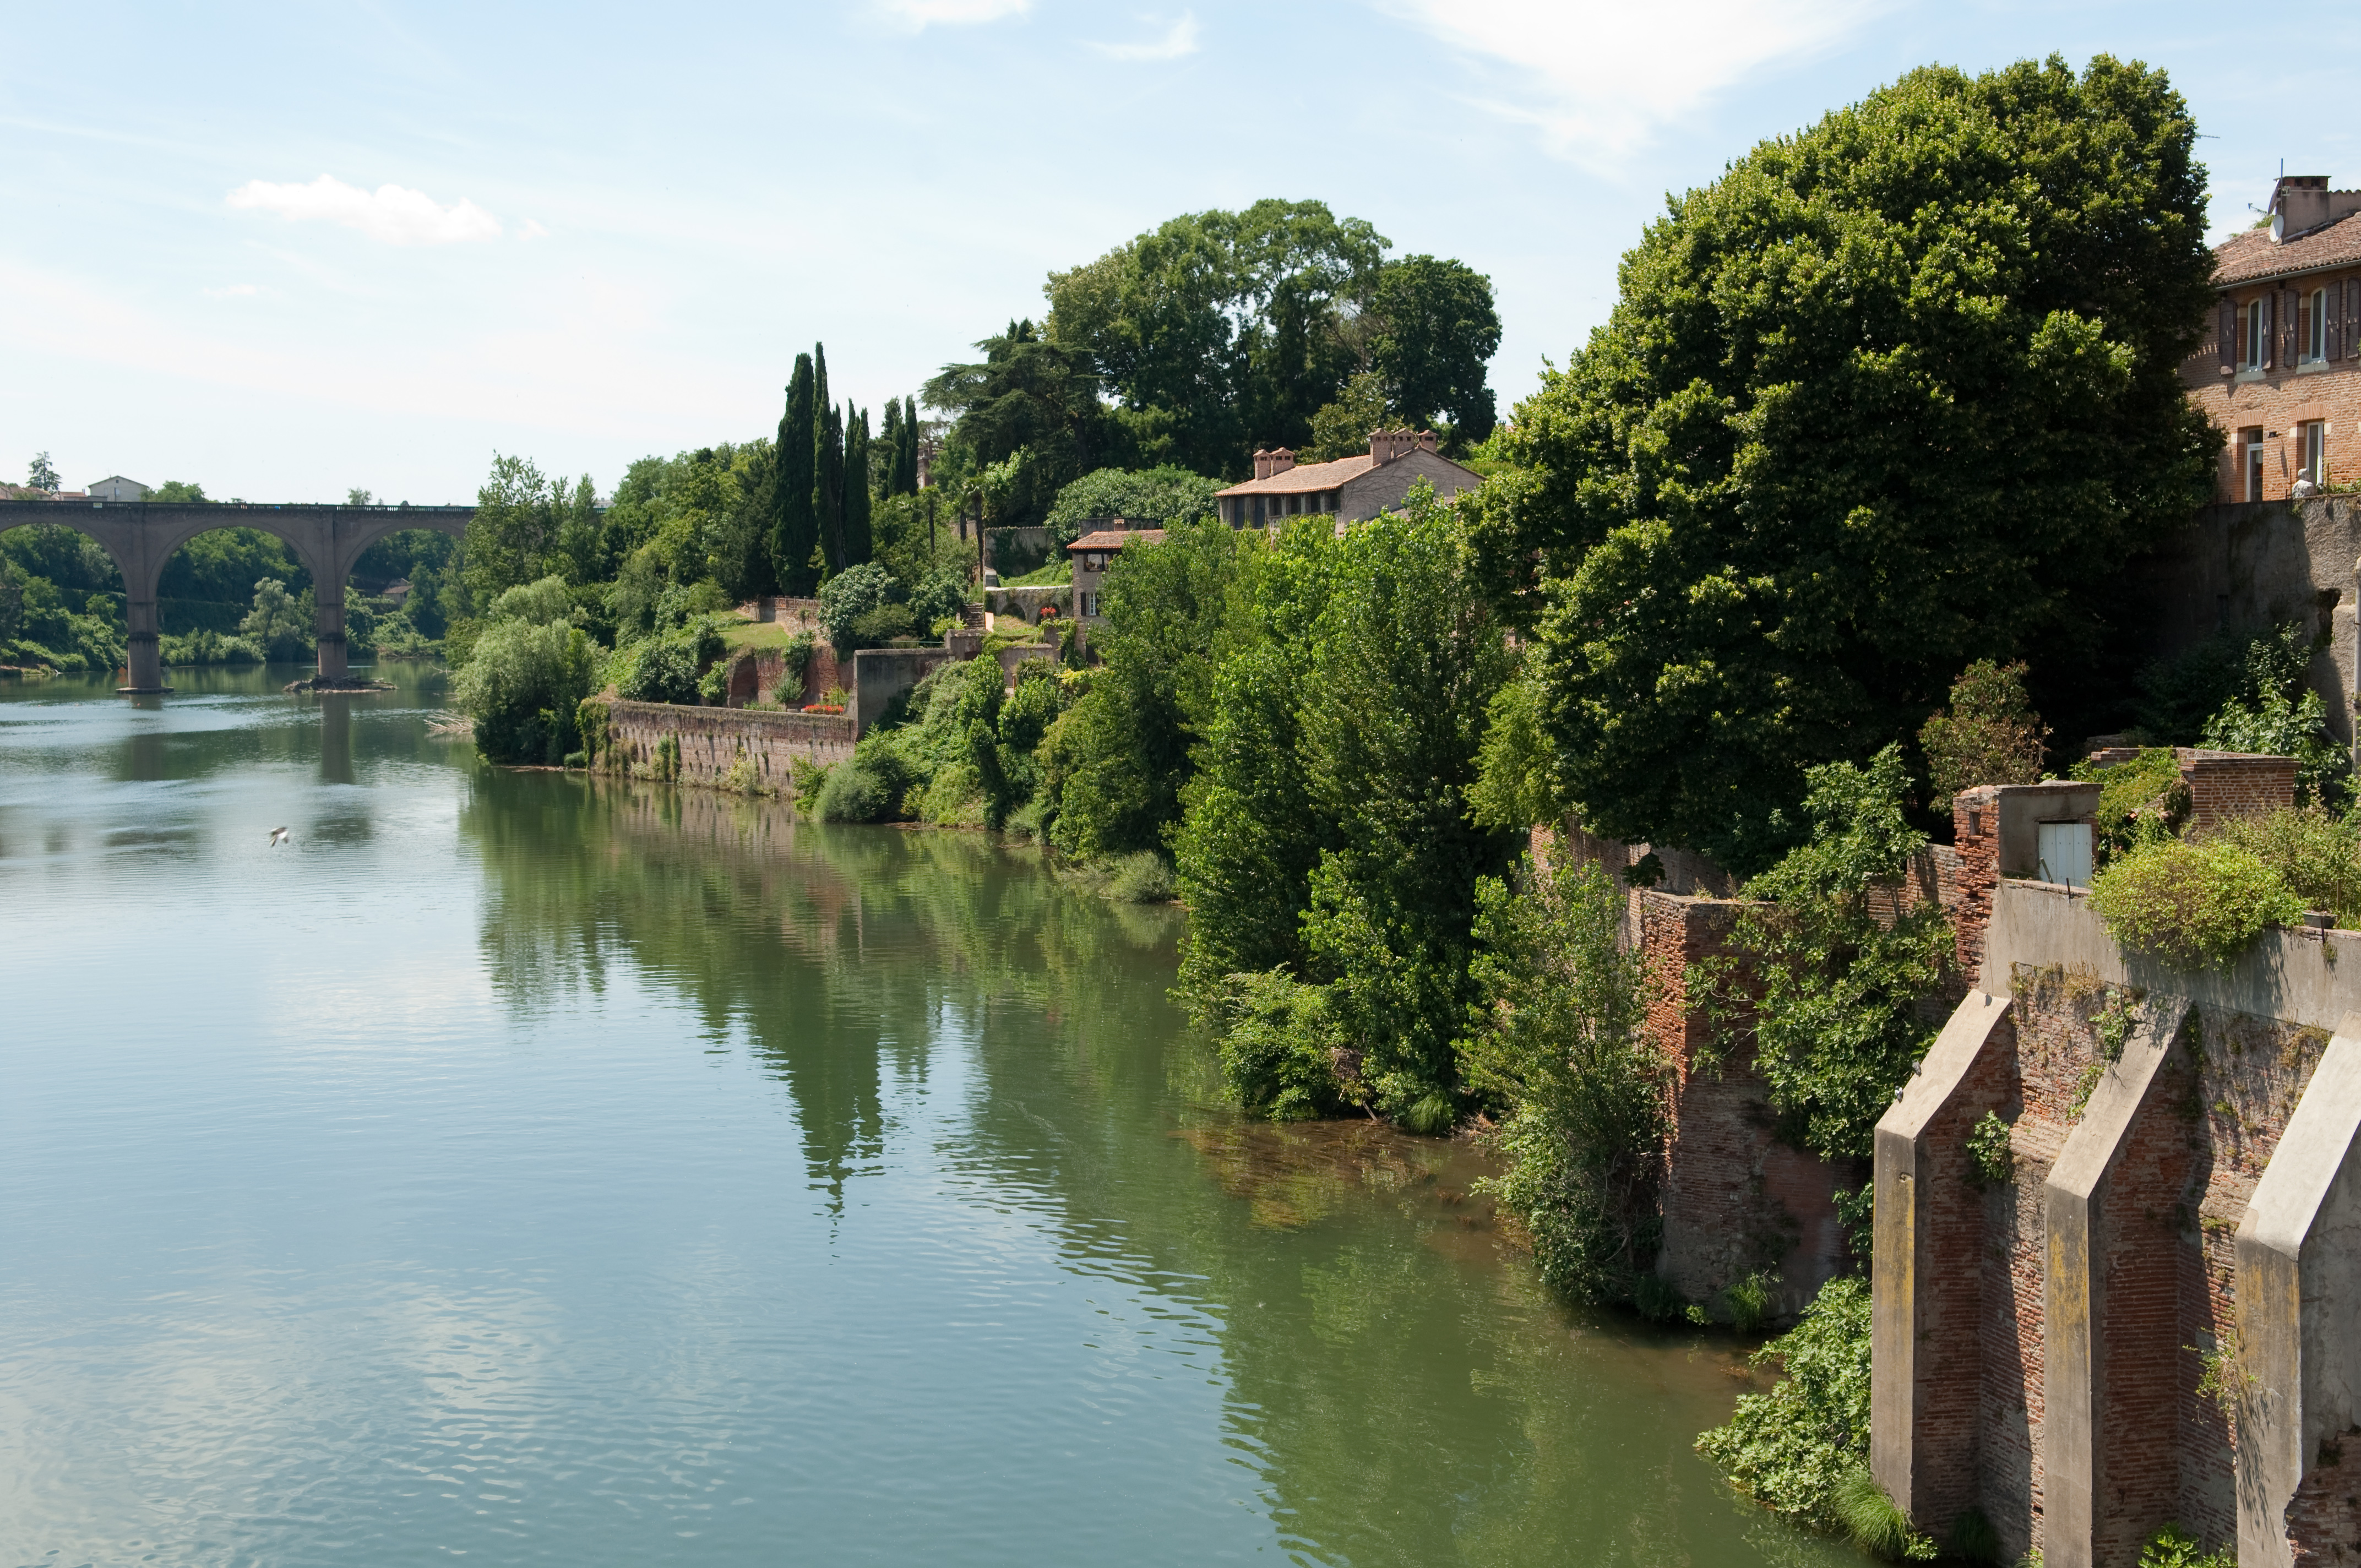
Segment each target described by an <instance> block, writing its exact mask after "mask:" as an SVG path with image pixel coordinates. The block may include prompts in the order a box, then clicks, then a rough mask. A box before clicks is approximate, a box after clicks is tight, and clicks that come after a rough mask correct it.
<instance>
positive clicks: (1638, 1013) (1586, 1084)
mask: <svg viewBox="0 0 2361 1568" xmlns="http://www.w3.org/2000/svg"><path fill="white" fill-rule="evenodd" d="M1477 898H1478V905H1477V939H1478V941H1479V942H1480V944H1481V946H1480V948H1479V950H1478V952H1477V958H1476V975H1475V978H1476V981H1477V986H1478V987H1479V1003H1478V1006H1477V1010H1476V1012H1475V1014H1474V1015H1473V1016H1474V1023H1473V1025H1472V1027H1471V1031H1470V1034H1469V1036H1468V1038H1467V1039H1466V1041H1465V1042H1463V1044H1462V1047H1461V1050H1462V1052H1463V1054H1464V1056H1465V1058H1466V1066H1467V1076H1468V1078H1469V1079H1470V1080H1471V1081H1472V1082H1474V1083H1475V1084H1476V1085H1477V1086H1478V1087H1479V1088H1481V1089H1484V1090H1486V1091H1488V1092H1490V1093H1491V1094H1493V1095H1495V1096H1497V1097H1498V1098H1499V1101H1500V1102H1502V1103H1504V1104H1506V1105H1508V1106H1510V1107H1511V1109H1510V1113H1509V1114H1508V1117H1507V1119H1506V1121H1505V1122H1504V1124H1502V1126H1501V1128H1500V1131H1499V1135H1498V1139H1497V1145H1498V1147H1499V1151H1500V1152H1501V1153H1502V1154H1503V1155H1504V1156H1505V1157H1507V1159H1508V1162H1509V1170H1508V1174H1507V1175H1505V1176H1503V1177H1502V1178H1500V1179H1499V1180H1498V1181H1497V1182H1495V1183H1493V1189H1492V1190H1494V1191H1495V1192H1497V1193H1498V1194H1499V1198H1500V1200H1501V1201H1502V1202H1503V1203H1504V1204H1505V1205H1506V1206H1507V1207H1508V1208H1510V1210H1511V1211H1513V1212H1515V1213H1516V1214H1517V1216H1518V1217H1519V1218H1520V1219H1521V1220H1522V1221H1523V1222H1524V1223H1525V1227H1526V1229H1527V1230H1528V1231H1529V1232H1530V1233H1531V1234H1532V1240H1533V1256H1534V1259H1535V1261H1536V1262H1537V1263H1538V1264H1539V1265H1540V1266H1541V1270H1542V1274H1543V1277H1544V1278H1546V1279H1547V1280H1548V1281H1549V1282H1550V1283H1551V1284H1552V1285H1554V1286H1555V1287H1556V1288H1558V1289H1560V1290H1562V1291H1564V1292H1565V1294H1567V1295H1569V1296H1571V1297H1574V1298H1576V1299H1581V1300H1591V1301H1631V1300H1633V1299H1635V1292H1636V1290H1637V1288H1638V1286H1639V1282H1640V1280H1641V1279H1642V1277H1645V1276H1646V1271H1647V1270H1648V1269H1649V1268H1650V1267H1651V1266H1652V1265H1653V1263H1654V1261H1655V1252H1656V1246H1657V1240H1658V1234H1659V1232H1660V1229H1661V1226H1660V1224H1659V1223H1658V1220H1657V1215H1656V1208H1655V1181H1654V1177H1655V1171H1656V1167H1657V1164H1658V1158H1657V1156H1658V1151H1659V1150H1660V1148H1661V1147H1662V1145H1663V1140H1664V1133H1665V1103H1666V1102H1665V1098H1664V1076H1665V1071H1666V1068H1665V1063H1664V1058H1662V1056H1661V1055H1660V1054H1659V1053H1658V1052H1657V1051H1656V1050H1655V1049H1654V1047H1653V1046H1652V1045H1651V1044H1650V1043H1649V1042H1648V1040H1647V1039H1646V1037H1645V1036H1644V1035H1643V1034H1642V1024H1643V1022H1644V1020H1645V1017H1646V1011H1645V1008H1644V1006H1643V1004H1642V1001H1641V995H1640V973H1639V959H1638V956H1637V954H1635V953H1632V952H1630V951H1627V950H1625V949H1624V948H1623V947H1622V946H1621V944H1620V940H1619V938H1620V927H1621V926H1622V922H1623V916H1624V911H1625V899H1626V893H1625V890H1624V889H1622V888H1621V887H1620V886H1618V885H1616V884H1615V883H1613V882H1612V881H1610V880H1609V878H1608V877H1607V876H1606V874H1605V873H1604V872H1600V871H1599V870H1598V868H1597V867H1595V866H1583V867H1579V868H1576V867H1570V866H1566V867H1558V866H1552V867H1543V866H1536V865H1535V864H1534V863H1533V861H1532V859H1531V858H1530V857H1528V858H1527V859H1526V860H1525V861H1522V862H1521V864H1520V865H1519V867H1518V868H1517V872H1516V873H1515V876H1514V878H1513V879H1512V880H1501V879H1497V878H1492V879H1487V880H1486V881H1485V882H1484V883H1483V884H1482V885H1481V887H1480V888H1479V890H1478V894H1477ZM1757 1316H1758V1317H1759V1304H1758V1310H1757Z"/></svg>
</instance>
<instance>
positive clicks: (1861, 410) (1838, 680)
mask: <svg viewBox="0 0 2361 1568" xmlns="http://www.w3.org/2000/svg"><path fill="white" fill-rule="evenodd" d="M2195 135H2196V130H2195V126H2194V125H2193V123H2192V122H2191V118H2190V115H2189V113H2188V110H2187V107H2186V105H2185V104H2183V103H2182V101H2181V99H2180V95H2179V94H2178V93H2175V92H2173V91H2172V89H2171V87H2170V86H2169V83H2168V82H2167V81H2166V79H2165V77H2164V75H2163V73H2162V72H2160V71H2150V70H2147V68H2145V67H2142V66H2140V65H2137V64H2128V65H2127V64H2122V63H2118V62H2117V61H2115V60H2111V59H2108V58H2106V57H2103V56H2102V57H2100V58H2097V59H2095V60H2092V62H2091V64H2090V66H2089V68H2088V69H2087V71H2084V72H2083V73H2082V74H2081V77H2079V78H2078V77H2077V76H2076V75H2075V73H2074V72H2073V71H2071V70H2070V69H2069V68H2068V67H2067V66H2066V64H2065V63H2064V62H2063V61H2062V60H2056V59H2054V58H2053V59H2052V60H2049V61H2048V62H2047V63H2043V64H2036V63H2033V62H2030V61H2026V62H2019V63H2018V64H2015V65H2013V66H2010V67H2008V68H2007V69H2005V70H2002V71H1993V72H1990V73H1988V74H1985V75H1981V76H1968V75H1965V74H1962V73H1961V72H1960V71H1952V70H1949V69H1941V68H1932V67H1930V68H1927V69H1924V70H1919V71H1913V72H1911V73H1910V74H1909V75H1907V76H1905V77H1904V78H1903V79H1902V80H1900V81H1899V82H1895V83H1894V84H1893V85H1892V86H1890V87H1886V88H1883V89H1881V90H1880V91H1878V92H1876V93H1872V94H1871V95H1870V96H1869V97H1868V98H1867V99H1865V100H1863V101H1862V102H1861V103H1860V104H1855V105H1853V106H1851V107H1850V108H1846V109H1841V110H1839V111H1837V112H1836V113H1833V114H1831V115H1828V116H1827V117H1826V118H1825V119H1823V120H1821V121H1820V122H1819V123H1818V124H1817V125H1816V126H1812V127H1810V128H1809V129H1807V130H1805V131H1803V132H1800V133H1798V134H1796V135H1795V136H1791V137H1779V138H1776V139H1773V140H1771V141H1766V142H1764V143H1763V144H1761V145H1760V146H1758V147H1757V148H1754V150H1753V151H1752V152H1751V153H1750V154H1748V155H1747V156H1746V157H1745V158H1743V159H1740V160H1739V161H1737V162H1736V163H1734V164H1732V165H1731V166H1730V169H1729V170H1728V172H1727V173H1725V174H1724V175H1723V176H1722V178H1721V179H1720V180H1719V181H1715V182H1714V183H1713V184H1712V185H1709V186H1708V187H1706V188H1704V189H1702V190H1697V191H1692V192H1688V193H1687V194H1686V195H1684V196H1681V197H1679V198H1677V199H1675V201H1673V203H1671V205H1670V208H1669V210H1668V211H1667V212H1666V214H1664V217H1663V218H1661V219H1659V220H1658V221H1657V222H1656V223H1654V224H1653V225H1651V226H1650V228H1649V229H1648V231H1647V234H1646V236H1645V237H1644V238H1643V239H1642V242H1641V244H1640V246H1639V247H1637V248H1636V249H1634V250H1633V251H1631V253H1630V254H1629V255H1628V256H1626V257H1625V258H1624V261H1623V265H1622V271H1621V287H1622V292H1621V298H1620V301H1619V302H1618V303H1617V304H1616V307H1615V309H1614V312H1613V313H1612V315H1611V317H1610V318H1609V321H1608V323H1606V324H1605V325H1604V326H1602V327H1600V328H1598V330H1597V331H1596V332H1594V333H1593V334H1592V336H1591V339H1590V341H1589V344H1588V345H1587V346H1586V347H1585V348H1584V349H1583V350H1581V351H1580V352H1579V353H1577V354H1576V356H1574V357H1573V358H1572V360H1571V361H1570V362H1569V363H1568V364H1567V366H1566V367H1565V369H1564V370H1562V371H1558V372H1554V373H1553V374H1551V375H1550V376H1548V377H1547V378H1546V379H1545V382H1544V386H1543V390H1542V391H1541V392H1540V393H1539V394H1537V395H1536V396H1535V397H1534V398H1532V400H1530V401H1528V402H1527V403H1525V404H1524V405H1523V406H1522V407H1521V409H1520V411H1519V419H1518V422H1517V425H1516V428H1515V431H1514V433H1513V434H1512V435H1511V436H1510V438H1509V439H1508V440H1507V443H1506V444H1507V447H1508V451H1509V455H1510V456H1511V457H1512V459H1513V460H1514V463H1515V465H1516V467H1515V469H1514V470H1513V471H1512V472H1511V473H1510V474H1509V475H1506V476H1504V477H1503V482H1498V483H1495V484H1493V485H1489V486H1487V487H1486V491H1485V494H1484V498H1483V499H1482V500H1481V501H1479V502H1478V506H1479V507H1480V509H1481V510H1482V514H1483V516H1482V523H1481V527H1480V531H1479V532H1480V534H1481V538H1482V541H1483V547H1484V550H1485V553H1486V555H1487V558H1488V572H1489V574H1490V576H1491V578H1492V581H1493V585H1494V588H1495V591H1496V592H1498V593H1499V594H1500V595H1501V596H1502V598H1504V601H1505V602H1506V603H1508V604H1509V605H1510V607H1511V612H1512V615H1513V617H1514V619H1516V620H1518V621H1520V622H1521V624H1522V625H1524V626H1525V627H1526V628H1527V629H1528V630H1532V631H1533V632H1535V633H1536V634H1537V635H1536V637H1535V641H1536V643H1537V645H1538V653H1539V656H1540V659H1541V676H1542V685H1543V693H1544V698H1545V700H1544V709H1545V711H1544V714H1543V722H1544V725H1545V728H1546V729H1547V731H1548V733H1549V735H1550V737H1551V740H1552V742H1553V745H1554V753H1555V759H1556V764H1557V770H1558V774H1559V778H1558V782H1559V784H1560V785H1561V786H1562V789H1563V792H1564V794H1565V796H1566V797H1567V798H1568V799H1570V800H1571V801H1572V802H1574V803H1575V804H1576V805H1578V806H1579V807H1580V808H1581V810H1582V811H1583V814H1584V817H1585V818H1586V820H1587V822H1588V823H1589V824H1590V825H1591V826H1592V827H1594V828H1598V829H1599V830H1601V831H1604V832H1608V833H1611V834H1615V835H1617V836H1619V837H1622V838H1627V839H1661V840H1664V841H1666V842H1675V843H1682V844H1686V845H1688V846H1690V847H1693V848H1697V849H1701V850H1707V851H1708V852H1710V853H1712V854H1714V855H1716V856H1717V857H1719V858H1720V859H1721V860H1722V861H1724V862H1725V863H1727V864H1729V865H1730V866H1732V867H1733V868H1735V869H1738V870H1741V871H1752V870H1755V869H1759V868H1761V867H1763V866H1764V865H1766V864H1768V863H1769V862H1770V861H1772V860H1773V859H1775V858H1776V856H1777V854H1778V853H1779V851H1780V850H1782V849H1783V848H1784V847H1785V846H1786V845H1787V844H1790V843H1793V842H1795V841H1796V840H1797V839H1799V838H1800V837H1801V834H1802V817H1801V814H1800V813H1799V812H1798V810H1797V809H1796V808H1797V806H1799V805H1800V801H1801V797H1802V795H1803V790H1804V771H1805V769H1806V768H1807V767H1809V766H1812V765H1814V764H1816V763H1819V762H1828V761H1834V760H1852V761H1861V760H1863V759H1866V758H1867V757H1869V756H1870V755H1871V754H1872V753H1873V752H1875V751H1878V750H1879V749H1880V748H1881V747H1883V745H1885V744H1886V743H1887V742H1889V741H1891V740H1901V739H1906V738H1907V737H1909V736H1910V735H1911V734H1913V733H1914V732H1915V731H1916V729H1917V728H1918V726H1919V724H1920V723H1921V722H1922V721H1923V720H1924V719H1925V718H1926V717H1927V715H1928V714H1929V713H1930V712H1932V711H1933V710H1934V708H1935V707H1938V705H1939V703H1940V701H1941V699H1942V697H1943V695H1944V693H1945V691H1946V689H1947V687H1948V686H1949V683H1950V681H1951V679H1952V678H1953V677H1954V676H1955V675H1956V674H1958V673H1959V672H1960V670H1961V669H1962V668H1963V667H1965V666H1966V665H1967V664H1968V663H1971V662H1972V661H1974V660H1977V659H1992V660H1995V661H2000V662H2004V663H2005V662H2010V661H2013V660H2015V659H2017V658H2019V657H2027V658H2030V660H2031V662H2032V663H2033V665H2034V668H2035V669H2036V670H2037V671H2039V670H2041V669H2043V668H2045V667H2054V668H2060V669H2063V668H2070V667H2072V666H2073V664H2074V663H2075V661H2076V659H2077V658H2078V657H2080V656H2081V655H2082V654H2083V653H2085V652H2087V651H2088V650H2089V649H2090V648H2091V647H2092V644H2093V643H2094V642H2095V641H2096V640H2097V636H2098V632H2099V630H2100V628H2101V627H2102V625H2103V616H2104V606H2103V604H2101V603H2100V602H2098V601H2099V599H2100V597H2101V596H2100V591H2099V590H2100V588H2101V586H2102V585H2103V583H2104V581H2105V580H2106V579H2107V578H2108V577H2109V576H2110V575H2111V574H2112V572H2113V571H2114V568H2115V567H2116V566H2117V565H2119V564H2120V563H2121V561H2122V560H2123V558H2124V557H2125V555H2126V554H2128V553H2131V552H2134V551H2136V550H2137V549H2138V548H2140V547H2141V546H2142V545H2143V544H2144V543H2146V542H2147V541H2148V540H2149V539H2150V538H2151V537H2153V536H2154V534H2155V533H2156V532H2157V531H2158V530H2160V529H2164V528H2169V527H2171V526H2174V525H2175V524H2176V523H2177V522H2178V521H2179V520H2180V519H2181V518H2183V517H2186V516H2187V515H2188V511H2189V509H2190V508H2191V506H2192V505H2194V504H2197V503H2199V502H2201V501H2202V499H2204V497H2205V495H2206V494H2207V493H2208V489H2209V486H2210V480H2211V475H2212V461H2213V451H2214V446H2215V442H2216V440H2217V438H2216V436H2215V435H2214V434H2213V433H2212V431H2211V430H2210V428H2209V427H2208V426H2207V425H2206V423H2205V422H2204V421H2203V420H2202V417H2201V416H2200V415H2198V414H2197V412H2196V411H2194V410H2192V409H2191V407H2190V406H2189V404H2188V402H2187V401H2186V400H2185V399H2184V398H2183V396H2182V394H2181V388H2180V380H2179V378H2178V375H2177V370H2178V367H2179V366H2180V362H2181V360H2182V359H2183V358H2184V357H2185V356H2187V354H2188V353H2189V352H2190V350H2191V348H2193V347H2194V345H2195V340H2196V336H2197V334H2198V332H2199V329H2200V323H2201V322H2202V317H2203V313H2204V308H2205V306H2206V304H2207V302H2208V301H2209V299H2210V297H2211V295H2210V279H2211V276H2212V269H2213V258H2212V257H2211V255H2210V254H2209V252H2208V251H2207V249H2206V247H2205V243H2204V227H2205V207H2204V177H2203V173H2202V170H2201V169H2200V167H2199V166H2198V164H2197V163H2196V161H2195V159H2194V157H2193V149H2194V146H2195V142H2194V137H2195Z"/></svg>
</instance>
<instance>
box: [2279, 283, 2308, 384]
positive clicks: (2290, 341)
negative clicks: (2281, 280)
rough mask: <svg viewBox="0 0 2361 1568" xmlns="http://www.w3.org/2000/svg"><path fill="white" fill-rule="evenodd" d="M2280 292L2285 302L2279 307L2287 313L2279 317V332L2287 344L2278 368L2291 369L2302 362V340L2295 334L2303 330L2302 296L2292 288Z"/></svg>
mask: <svg viewBox="0 0 2361 1568" xmlns="http://www.w3.org/2000/svg"><path fill="white" fill-rule="evenodd" d="M2282 293H2283V294H2284V296H2285V300H2286V302H2285V304H2284V305H2283V306H2282V307H2281V308H2282V309H2283V310H2284V311H2285V312H2286V314H2285V315H2283V316H2281V317H2280V318H2279V332H2280V334H2282V335H2283V336H2284V337H2285V338H2286V340H2287V344H2286V347H2285V348H2284V349H2283V350H2282V351H2281V353H2280V356H2279V368H2280V369H2282V370H2292V369H2294V368H2295V367H2297V366H2298V365H2300V364H2301V363H2302V362H2303V340H2302V339H2301V338H2300V337H2298V336H2296V334H2297V333H2299V332H2301V331H2302V330H2303V296H2302V295H2301V293H2299V292H2297V291H2295V290H2293V289H2288V290H2284V291H2282Z"/></svg>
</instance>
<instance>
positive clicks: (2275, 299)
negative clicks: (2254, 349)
mask: <svg viewBox="0 0 2361 1568" xmlns="http://www.w3.org/2000/svg"><path fill="white" fill-rule="evenodd" d="M2261 304H2262V307H2263V330H2262V331H2260V332H2258V333H2257V334H2255V335H2256V336H2257V337H2259V338H2261V339H2262V340H2263V342H2262V349H2263V368H2264V369H2266V370H2268V369H2270V368H2271V367H2273V366H2275V365H2277V364H2278V363H2279V291H2278V290H2277V289H2266V290H2264V291H2263V297H2262V301H2261Z"/></svg>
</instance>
